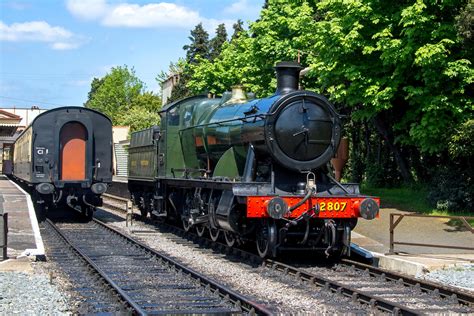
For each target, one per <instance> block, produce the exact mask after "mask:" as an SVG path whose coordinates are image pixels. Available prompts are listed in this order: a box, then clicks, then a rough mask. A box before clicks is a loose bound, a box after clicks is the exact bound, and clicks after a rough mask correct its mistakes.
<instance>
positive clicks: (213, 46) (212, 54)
mask: <svg viewBox="0 0 474 316" xmlns="http://www.w3.org/2000/svg"><path fill="white" fill-rule="evenodd" d="M226 41H227V31H226V29H225V25H224V23H222V24H219V25H218V26H217V28H216V36H215V37H214V38H213V39H211V41H210V42H209V50H210V51H209V59H210V60H214V59H216V57H217V56H219V55H220V53H221V51H222V45H223V44H224V43H225V42H226Z"/></svg>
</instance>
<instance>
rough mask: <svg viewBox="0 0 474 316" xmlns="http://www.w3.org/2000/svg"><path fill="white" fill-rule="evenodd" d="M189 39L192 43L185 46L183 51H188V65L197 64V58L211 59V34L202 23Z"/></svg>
mask: <svg viewBox="0 0 474 316" xmlns="http://www.w3.org/2000/svg"><path fill="white" fill-rule="evenodd" d="M188 39H189V40H190V41H191V43H190V44H188V45H184V46H183V49H184V50H185V51H186V62H187V63H190V64H193V63H195V62H196V57H197V56H200V57H202V58H209V34H208V33H207V32H206V30H205V29H204V27H203V26H202V23H199V24H198V25H196V27H195V28H194V29H193V30H192V31H191V35H190V36H189V37H188Z"/></svg>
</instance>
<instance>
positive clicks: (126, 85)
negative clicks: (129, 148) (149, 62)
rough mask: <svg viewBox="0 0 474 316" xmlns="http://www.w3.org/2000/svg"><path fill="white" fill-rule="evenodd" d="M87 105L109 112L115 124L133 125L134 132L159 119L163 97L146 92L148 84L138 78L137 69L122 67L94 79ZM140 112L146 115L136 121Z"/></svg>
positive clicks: (114, 68)
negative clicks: (158, 112)
mask: <svg viewBox="0 0 474 316" xmlns="http://www.w3.org/2000/svg"><path fill="white" fill-rule="evenodd" d="M84 106H85V107H87V108H91V109H95V110H98V111H100V112H102V113H104V114H106V115H107V116H109V117H110V119H111V120H112V123H113V124H114V125H130V126H131V130H132V131H134V130H136V128H144V127H147V126H148V125H147V124H148V123H145V122H149V121H152V122H154V124H156V123H158V122H159V116H158V114H157V111H158V110H159V109H160V108H161V100H160V98H159V97H158V96H156V95H154V94H153V93H151V92H146V91H145V84H144V83H143V82H142V81H141V80H140V79H138V77H137V76H136V75H135V71H134V69H133V68H131V69H129V68H128V67H127V66H123V67H121V66H118V67H113V68H112V69H111V70H110V72H109V73H107V74H106V75H105V76H104V77H102V78H94V79H93V80H92V83H91V90H90V92H89V94H88V99H87V101H86V103H85V104H84ZM138 113H141V114H143V115H146V116H143V117H142V119H141V120H137V122H134V121H133V120H134V119H137V118H138V117H139V116H138ZM131 123H133V124H131Z"/></svg>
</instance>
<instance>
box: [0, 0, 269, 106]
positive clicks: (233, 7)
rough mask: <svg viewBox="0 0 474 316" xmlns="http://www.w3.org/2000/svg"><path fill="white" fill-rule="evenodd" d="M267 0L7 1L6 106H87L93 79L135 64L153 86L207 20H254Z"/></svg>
mask: <svg viewBox="0 0 474 316" xmlns="http://www.w3.org/2000/svg"><path fill="white" fill-rule="evenodd" d="M263 2H264V1H263V0H258V1H254V0H222V1H218V0H197V1H191V0H177V1H172V0H167V2H159V1H158V0H150V1H141V0H124V1H115V0H63V1H59V0H58V1H53V0H44V1H38V0H36V1H35V0H30V1H27V0H18V1H9V0H0V107H13V106H16V107H31V106H32V105H38V106H40V107H41V108H54V107H57V106H62V105H79V106H80V105H82V104H83V103H84V102H85V101H86V99H87V93H88V92H89V90H90V83H91V81H92V78H94V77H102V76H104V75H105V74H106V73H107V71H109V70H110V68H111V67H113V66H119V65H128V66H130V67H132V66H133V67H134V68H135V71H136V74H137V76H138V77H139V78H140V79H141V80H142V81H144V82H145V84H146V85H147V89H148V90H153V91H155V92H156V91H158V89H159V88H158V83H157V82H156V80H155V79H154V78H155V77H156V75H157V74H158V73H160V72H161V71H162V70H164V71H166V70H167V68H168V65H169V63H170V62H171V61H176V60H177V59H178V58H179V57H183V56H184V51H183V50H182V47H183V45H185V44H188V43H189V40H188V36H189V32H190V30H191V29H192V28H193V27H194V26H195V25H196V24H198V23H199V22H202V23H203V25H204V26H205V28H206V29H207V30H208V32H210V33H211V37H212V35H213V32H214V30H215V27H216V26H217V24H219V23H226V25H227V26H228V27H227V32H228V33H229V34H231V33H232V28H231V26H232V24H233V23H234V22H235V21H236V20H237V19H239V18H240V19H242V20H243V21H246V22H247V21H254V20H256V19H257V18H258V15H259V11H260V9H261V6H262V5H263Z"/></svg>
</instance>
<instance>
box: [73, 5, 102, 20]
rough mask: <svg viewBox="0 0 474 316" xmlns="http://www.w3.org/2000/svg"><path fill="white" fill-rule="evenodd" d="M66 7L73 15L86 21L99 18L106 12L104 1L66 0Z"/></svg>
mask: <svg viewBox="0 0 474 316" xmlns="http://www.w3.org/2000/svg"><path fill="white" fill-rule="evenodd" d="M66 7H67V9H68V10H69V12H71V13H72V14H73V15H75V16H77V17H79V18H82V19H86V20H94V19H97V18H101V17H103V16H104V15H105V14H106V13H107V10H108V5H107V3H106V1H105V0H68V1H67V2H66Z"/></svg>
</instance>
